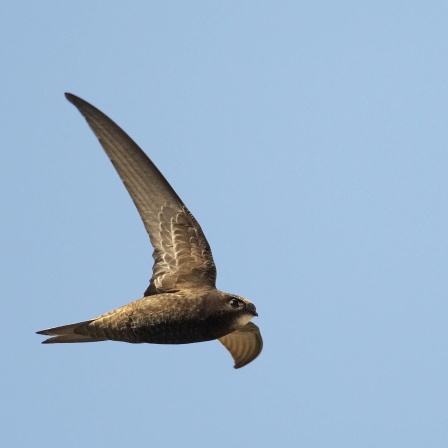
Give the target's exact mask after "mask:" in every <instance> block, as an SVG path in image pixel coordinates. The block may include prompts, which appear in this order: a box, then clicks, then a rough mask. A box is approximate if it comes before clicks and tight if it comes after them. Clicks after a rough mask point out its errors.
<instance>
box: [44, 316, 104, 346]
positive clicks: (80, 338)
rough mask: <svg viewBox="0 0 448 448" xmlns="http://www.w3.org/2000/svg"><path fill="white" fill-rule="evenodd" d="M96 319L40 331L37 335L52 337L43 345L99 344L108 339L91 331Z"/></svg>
mask: <svg viewBox="0 0 448 448" xmlns="http://www.w3.org/2000/svg"><path fill="white" fill-rule="evenodd" d="M94 320H95V319H92V320H86V321H85V322H77V323H76V324H70V325H62V326H61V327H54V328H48V329H46V330H41V331H38V332H37V334H43V335H47V336H52V337H51V338H48V339H45V341H43V342H42V344H53V343H55V342H61V343H67V342H98V341H106V340H107V338H106V337H104V336H100V335H97V334H92V331H91V330H90V331H89V328H88V326H89V324H90V323H91V322H93V321H94Z"/></svg>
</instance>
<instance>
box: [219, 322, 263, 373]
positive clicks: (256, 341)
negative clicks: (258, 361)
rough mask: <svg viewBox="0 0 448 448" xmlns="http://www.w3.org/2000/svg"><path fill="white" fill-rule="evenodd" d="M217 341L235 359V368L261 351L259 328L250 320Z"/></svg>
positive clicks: (248, 361) (261, 343) (242, 365)
mask: <svg viewBox="0 0 448 448" xmlns="http://www.w3.org/2000/svg"><path fill="white" fill-rule="evenodd" d="M219 342H221V343H222V344H223V345H224V347H225V348H226V349H227V350H228V351H229V352H230V354H231V355H232V358H233V360H234V361H235V365H234V367H235V369H239V368H240V367H244V366H245V365H246V364H249V363H250V362H252V361H253V360H254V359H255V358H256V357H257V356H258V355H259V354H260V353H261V350H262V348H263V339H262V338H261V333H260V329H259V328H258V327H257V326H256V325H255V324H253V323H252V322H249V323H248V324H246V325H245V326H244V327H242V328H240V329H239V330H236V331H234V332H233V333H229V334H226V335H225V336H223V337H222V338H219Z"/></svg>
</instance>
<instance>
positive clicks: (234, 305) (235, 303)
mask: <svg viewBox="0 0 448 448" xmlns="http://www.w3.org/2000/svg"><path fill="white" fill-rule="evenodd" d="M229 304H230V306H231V307H232V308H239V306H240V301H239V300H237V299H231V300H230V302H229Z"/></svg>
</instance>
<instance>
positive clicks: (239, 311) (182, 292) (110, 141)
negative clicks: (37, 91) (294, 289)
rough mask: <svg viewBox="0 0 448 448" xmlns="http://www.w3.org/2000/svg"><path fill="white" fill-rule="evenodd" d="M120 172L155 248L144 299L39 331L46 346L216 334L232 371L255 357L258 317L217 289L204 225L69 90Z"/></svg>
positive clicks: (181, 340)
mask: <svg viewBox="0 0 448 448" xmlns="http://www.w3.org/2000/svg"><path fill="white" fill-rule="evenodd" d="M65 96H66V98H67V99H68V101H70V102H71V103H72V104H73V105H74V106H76V107H77V109H78V110H79V112H80V113H81V114H82V115H83V116H84V118H85V119H86V120H87V123H88V124H89V126H90V127H91V129H92V131H93V132H94V134H95V135H96V136H97V138H98V140H99V142H100V144H101V146H102V147H103V149H104V151H105V152H106V154H107V156H108V157H109V159H110V160H111V162H112V164H113V165H114V167H115V169H116V170H117V172H118V174H119V176H120V178H121V180H122V181H123V183H124V185H125V187H126V189H127V190H128V192H129V194H130V195H131V198H132V200H133V201H134V204H135V206H136V207H137V210H138V212H139V214H140V217H141V219H142V221H143V224H144V226H145V229H146V231H147V232H148V235H149V238H150V241H151V244H152V246H153V248H154V251H153V258H154V266H153V269H152V277H151V280H150V282H149V286H148V288H147V289H146V291H145V292H144V296H143V298H141V299H138V300H135V301H133V302H131V303H128V304H127V305H124V306H122V307H120V308H117V309H115V310H113V311H109V312H108V313H105V314H102V315H101V316H98V317H96V318H94V319H90V320H86V321H84V322H77V323H74V324H70V325H63V326H60V327H54V328H49V329H46V330H42V331H38V332H37V333H38V334H43V335H47V336H51V337H50V338H48V339H46V340H45V341H43V343H44V344H52V343H68V342H97V341H106V340H112V341H122V342H131V343H143V342H146V343H152V344H189V343H193V342H203V341H210V340H214V339H218V340H219V341H220V342H221V343H222V344H223V345H224V346H225V348H226V349H227V350H228V351H229V352H230V354H231V355H232V357H233V359H234V361H235V365H234V367H235V368H240V367H243V366H245V365H246V364H248V363H250V362H251V361H253V360H254V359H255V358H256V357H257V356H258V355H259V354H260V352H261V349H262V347H263V341H262V338H261V334H260V330H259V328H258V327H257V326H256V325H255V324H254V323H252V322H250V321H251V319H252V318H253V317H255V316H258V314H257V312H256V309H255V306H254V305H253V303H251V302H250V301H249V300H247V299H245V298H244V297H240V296H237V295H235V294H228V293H225V292H222V291H220V290H218V289H217V288H216V286H215V283H216V267H215V263H214V261H213V256H212V252H211V250H210V246H209V244H208V242H207V239H206V238H205V236H204V233H203V232H202V229H201V227H200V226H199V224H198V222H197V221H196V219H195V218H194V216H193V215H192V214H191V213H190V211H189V210H188V209H187V207H186V206H185V205H184V203H183V202H182V200H181V199H180V198H179V196H178V195H177V194H176V192H175V191H174V190H173V188H172V187H171V185H170V184H169V183H168V181H167V180H166V179H165V178H164V177H163V175H162V174H161V172H160V171H159V170H158V169H157V167H156V166H155V165H154V164H153V163H152V162H151V160H150V159H149V158H148V156H147V155H146V154H145V153H144V152H143V151H142V150H141V149H140V148H139V146H138V145H137V144H136V143H135V142H134V141H133V140H132V139H131V138H130V137H129V136H128V135H127V134H126V133H125V132H124V131H123V130H122V129H121V128H120V127H119V126H118V125H117V124H115V123H114V122H113V121H112V120H111V119H110V118H109V117H107V116H106V115H105V114H103V113H102V112H101V111H99V110H98V109H97V108H95V107H94V106H92V105H91V104H89V103H87V102H86V101H84V100H82V99H81V98H79V97H77V96H75V95H72V94H70V93H66V94H65Z"/></svg>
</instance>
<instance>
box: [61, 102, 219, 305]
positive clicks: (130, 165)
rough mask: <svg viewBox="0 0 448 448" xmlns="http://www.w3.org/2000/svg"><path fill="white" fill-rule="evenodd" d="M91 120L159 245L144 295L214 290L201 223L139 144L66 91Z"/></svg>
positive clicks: (208, 252) (212, 273) (151, 235)
mask: <svg viewBox="0 0 448 448" xmlns="http://www.w3.org/2000/svg"><path fill="white" fill-rule="evenodd" d="M65 96H66V97H67V99H68V100H69V101H70V102H71V103H72V104H74V105H75V106H76V107H77V108H78V110H79V112H81V114H82V115H83V116H84V118H85V119H86V120H87V123H88V124H89V126H90V127H91V128H92V130H93V132H94V133H95V135H96V136H97V138H98V140H99V141H100V143H101V146H102V147H103V149H104V151H105V152H106V154H107V155H108V157H109V159H110V160H111V162H112V164H113V165H114V167H115V169H116V170H117V172H118V174H119V176H120V178H121V180H122V181H123V183H124V185H125V187H126V189H127V190H128V192H129V194H130V195H131V198H132V200H133V201H134V204H135V205H136V207H137V210H138V212H139V213H140V216H141V218H142V220H143V224H144V226H145V228H146V231H147V232H148V235H149V238H150V240H151V243H152V245H153V246H154V253H153V258H154V266H153V275H152V277H151V281H150V284H149V287H148V288H147V290H146V291H145V296H148V295H151V294H157V293H163V292H172V291H176V290H179V289H183V288H192V287H201V286H211V287H215V281H216V267H215V264H214V262H213V256H212V253H211V250H210V246H209V244H208V242H207V240H206V238H205V236H204V234H203V232H202V229H201V227H200V226H199V224H198V222H197V221H196V219H195V218H194V217H193V215H192V214H191V213H190V212H189V210H188V209H187V207H186V206H185V205H184V203H183V202H182V200H181V199H180V198H179V196H178V195H177V194H176V192H175V191H174V190H173V189H172V187H171V185H170V184H169V183H168V182H167V180H166V179H165V178H164V177H163V175H162V173H161V172H160V171H159V170H158V169H157V167H156V166H155V165H154V164H153V163H152V162H151V160H150V159H149V158H148V156H147V155H146V154H145V153H144V152H143V151H142V150H141V149H140V148H139V146H138V145H137V144H136V143H135V142H134V141H133V140H132V139H131V138H130V137H129V136H128V135H127V134H126V133H125V132H124V131H123V130H122V129H121V128H120V127H119V126H118V125H116V124H115V123H114V122H113V121H112V120H111V119H110V118H109V117H107V116H106V115H104V114H103V113H102V112H101V111H99V110H98V109H97V108H95V107H94V106H92V105H91V104H89V103H87V102H86V101H84V100H82V99H81V98H78V97H77V96H75V95H72V94H70V93H66V94H65Z"/></svg>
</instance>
